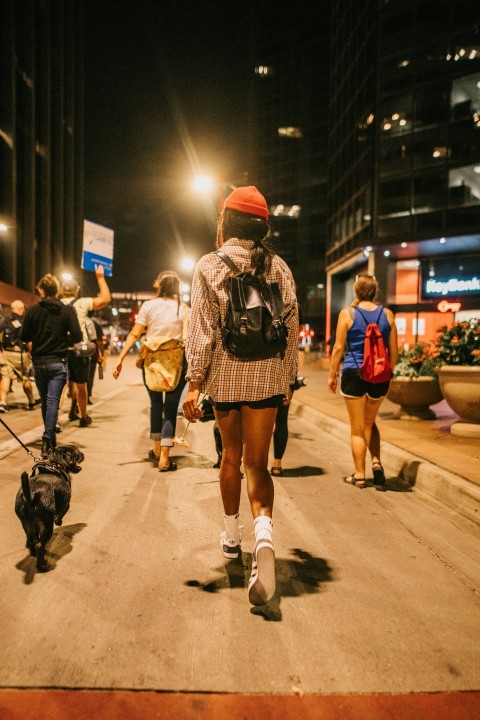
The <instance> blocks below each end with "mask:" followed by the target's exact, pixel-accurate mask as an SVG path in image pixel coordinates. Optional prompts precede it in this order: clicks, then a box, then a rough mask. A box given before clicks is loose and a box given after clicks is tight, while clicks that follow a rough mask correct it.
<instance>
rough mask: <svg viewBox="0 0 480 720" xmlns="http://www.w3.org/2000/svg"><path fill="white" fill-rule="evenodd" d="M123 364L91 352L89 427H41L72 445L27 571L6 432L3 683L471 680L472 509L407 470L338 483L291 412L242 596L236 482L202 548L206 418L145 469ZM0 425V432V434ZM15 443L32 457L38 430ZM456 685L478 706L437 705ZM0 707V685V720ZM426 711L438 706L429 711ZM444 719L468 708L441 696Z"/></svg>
mask: <svg viewBox="0 0 480 720" xmlns="http://www.w3.org/2000/svg"><path fill="white" fill-rule="evenodd" d="M133 361H134V358H133V357H129V358H128V363H126V366H125V368H124V374H123V375H122V377H121V379H120V380H119V381H117V382H115V381H114V380H113V379H112V378H111V367H112V365H113V359H110V361H109V362H110V366H109V369H108V371H107V376H106V378H105V380H103V381H98V380H96V381H95V382H96V385H95V387H94V397H95V404H94V405H93V407H92V410H91V414H92V417H93V424H92V425H91V426H90V427H88V428H79V427H78V423H71V422H70V423H69V422H64V423H63V427H64V430H63V432H62V433H61V434H60V435H59V442H61V443H62V444H64V443H69V442H73V443H76V444H78V446H79V447H80V448H81V449H82V450H83V451H84V453H85V458H86V459H85V462H84V466H83V470H82V472H81V473H80V474H78V475H75V476H73V480H72V487H73V491H72V495H73V497H72V504H71V508H70V510H69V512H68V514H67V515H66V517H65V519H64V524H63V526H62V527H58V528H56V529H55V531H54V537H53V540H52V543H51V546H50V552H49V554H48V560H49V562H50V565H51V570H50V571H49V572H47V573H45V574H40V573H38V572H36V569H35V560H34V559H33V558H30V556H29V554H28V551H27V550H26V548H25V536H24V534H23V530H22V527H21V525H20V522H19V520H18V519H17V517H16V516H15V513H14V509H13V506H14V499H15V495H16V492H17V489H18V487H19V483H20V474H21V472H22V471H23V470H29V469H30V468H31V466H32V460H31V458H29V457H28V455H27V454H26V453H25V451H24V450H23V449H22V448H20V447H18V450H17V451H15V452H14V453H11V454H8V455H6V456H5V457H3V459H1V460H0V469H1V474H0V513H1V519H0V539H1V547H2V551H1V553H0V578H1V588H2V589H1V593H0V602H1V617H2V627H1V642H0V687H1V688H2V689H3V690H6V689H22V688H30V689H35V688H38V689H40V688H57V689H89V690H116V691H122V690H125V691H127V690H142V691H147V690H148V691H162V692H172V693H214V694H216V693H225V694H238V695H241V694H248V695H250V694H257V693H258V694H260V695H262V696H271V695H281V696H294V697H296V698H305V699H306V698H307V696H310V695H318V696H336V695H348V696H350V695H368V694H377V693H380V694H387V695H390V694H391V695H409V694H411V693H460V692H461V691H472V690H473V691H475V690H476V691H478V690H479V688H480V652H479V647H480V624H479V607H480V598H479V588H480V553H479V548H480V542H479V541H480V528H479V526H478V525H476V524H474V523H473V522H470V521H469V520H468V519H466V518H464V517H461V516H460V515H457V514H456V513H455V512H454V511H453V510H451V509H447V508H446V507H445V506H443V505H442V504H440V503H438V502H436V501H435V500H433V499H432V498H429V497H428V496H427V495H423V494H422V493H421V492H417V491H416V492H410V491H409V489H410V488H408V487H407V486H401V485H398V487H397V491H396V492H377V491H376V490H375V489H374V488H373V487H372V488H367V489H366V490H358V489H357V488H353V487H351V486H348V485H346V484H345V483H343V482H342V476H343V475H345V474H347V473H348V471H349V470H350V469H351V457H350V450H349V446H348V445H347V444H346V442H341V441H340V440H339V439H337V438H334V437H332V436H331V435H330V434H328V433H326V432H324V431H322V430H319V429H318V428H317V427H315V426H314V425H313V424H311V423H310V422H307V421H306V420H304V419H301V418H300V417H298V416H296V415H295V416H293V417H292V418H291V422H290V440H289V444H288V447H287V452H286V455H285V458H284V463H283V464H284V468H285V475H284V476H283V477H281V478H276V479H275V489H276V495H275V512H274V539H275V544H276V558H277V559H276V568H277V582H278V588H277V594H276V596H275V598H274V600H273V601H272V602H271V603H269V604H268V605H266V606H264V607H260V608H253V607H251V606H250V605H249V603H248V597H247V590H246V587H247V584H248V578H249V573H250V566H251V552H252V549H253V535H252V523H251V518H250V513H249V508H248V506H247V502H246V494H245V491H244V494H243V498H242V507H241V519H242V524H243V542H242V550H243V557H242V561H241V562H239V561H235V562H230V563H228V562H227V561H225V560H224V559H223V556H222V554H221V552H220V547H219V533H220V530H221V529H222V521H221V518H222V515H221V512H222V511H221V503H220V494H219V486H218V470H216V469H214V468H213V467H212V465H213V462H214V461H215V458H216V455H215V449H214V443H213V433H212V423H211V422H209V423H197V424H196V425H195V426H192V427H190V428H189V430H188V433H187V436H186V437H187V440H188V441H189V442H190V447H189V448H188V449H185V448H181V447H180V448H175V449H174V451H173V455H175V456H176V460H177V462H178V471H177V472H172V473H159V472H158V470H157V469H156V468H154V467H152V464H151V462H149V461H148V460H147V453H148V450H149V448H150V447H151V445H150V441H149V439H148V405H147V395H146V392H145V390H144V388H143V386H142V384H141V377H140V373H139V371H138V370H136V368H135V367H134V362H133ZM302 392H303V393H307V392H308V387H307V388H305V389H303V390H302ZM66 405H67V403H66V404H65V406H64V408H63V410H64V411H65V410H66V409H67V408H66ZM34 412H35V417H36V419H37V423H36V426H37V428H38V427H39V426H40V411H39V410H36V411H34ZM20 415H22V413H21V411H18V410H16V411H13V412H10V413H8V414H7V415H5V416H2V417H3V419H4V420H5V422H7V423H8V424H9V425H10V426H11V427H12V429H14V430H15V429H16V428H17V430H18V427H19V425H16V424H15V419H16V418H18V420H17V422H18V423H19V424H20V423H25V422H26V421H25V417H26V416H27V413H23V417H20ZM31 415H32V413H29V414H28V416H29V417H28V419H29V420H30V421H31ZM34 424H35V423H32V425H34ZM183 428H184V420H183V419H182V418H179V421H178V428H177V430H178V431H179V432H182V431H183ZM22 432H24V435H22V438H24V439H25V438H26V437H28V438H33V437H34V436H35V435H36V437H37V438H39V437H40V434H39V432H36V433H35V432H34V431H32V430H29V431H28V433H27V432H26V430H24V429H23V428H22ZM11 441H12V438H11V437H9V436H8V433H7V432H6V430H5V429H4V428H3V427H2V428H0V445H1V444H2V443H3V445H6V444H8V445H12V442H11ZM30 442H31V441H30ZM29 447H30V449H31V450H32V451H33V452H34V453H35V454H36V455H38V454H39V452H40V444H39V443H38V442H36V443H35V444H30V445H29ZM7 695H8V693H7ZM446 697H447V698H448V697H449V696H446ZM462 697H464V698H466V700H465V702H467V703H477V704H476V705H475V707H476V708H477V710H478V707H479V706H478V694H476V693H470V694H468V693H467V694H465V695H454V696H453V698H456V700H452V696H450V702H459V700H458V699H459V698H462ZM435 698H436V699H435ZM392 702H393V700H392ZM436 702H438V696H435V695H432V703H436ZM285 707H287V706H285ZM305 707H306V706H305ZM392 707H393V706H392ZM427 707H428V705H427ZM432 707H433V705H432ZM451 707H452V706H451ZM465 707H466V706H465ZM472 707H473V705H472ZM1 708H2V693H1V692H0V717H1V718H3V717H7V715H3V714H2V712H1ZM199 712H200V711H199ZM285 712H287V711H286V710H285ZM296 712H298V708H297V710H296ZM91 716H92V715H91ZM230 716H232V715H231V714H230ZM286 716H287V715H286V714H285V715H282V714H281V713H280V714H279V713H277V714H276V717H286ZM303 716H304V717H324V716H323V715H320V714H317V715H315V714H312V715H307V714H305V715H303ZM8 717H11V716H10V715H9V716H8ZM19 717H20V716H19ZM82 717H83V716H82ZM102 717H103V715H102ZM179 717H180V716H179ZM184 717H187V715H184ZM188 717H190V715H188ZM192 717H193V715H192ZM198 717H207V715H205V716H204V715H202V714H199V715H198ZM210 717H213V715H210ZM218 717H222V716H221V715H218ZM232 717H233V716H232ZM242 717H243V716H242ZM264 717H270V715H268V714H265V715H264ZM272 717H273V715H272ZM292 717H293V715H292ZM299 717H301V715H300V716H299ZM325 717H327V715H325ZM328 717H330V715H328ZM331 717H334V715H332V716H331ZM336 717H343V716H342V715H336ZM344 717H359V716H357V715H344ZM361 717H363V715H362V716H361ZM370 717H377V716H376V715H372V714H371V713H370ZM378 717H380V715H378ZM381 717H410V715H403V714H397V715H394V714H392V715H381ZM411 717H412V718H413V717H429V715H428V714H425V715H422V714H417V715H415V714H412V715H411ZM432 717H437V718H439V717H441V718H443V717H444V715H442V713H441V710H440V709H437V711H436V714H433V715H432ZM445 717H447V715H445ZM450 717H452V718H453V717H457V718H467V717H473V715H472V716H470V715H467V714H462V705H461V703H460V705H459V710H458V712H457V714H456V715H455V714H451V715H450Z"/></svg>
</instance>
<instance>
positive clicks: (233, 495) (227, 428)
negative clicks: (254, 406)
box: [214, 410, 242, 515]
mask: <svg viewBox="0 0 480 720" xmlns="http://www.w3.org/2000/svg"><path fill="white" fill-rule="evenodd" d="M214 412H215V419H216V421H217V426H218V429H219V431H220V435H221V437H222V447H223V450H222V463H221V465H220V492H221V495H222V502H223V510H224V513H225V515H236V514H237V513H238V510H239V508H240V492H241V487H242V484H241V479H242V476H241V473H240V463H241V461H242V426H241V421H240V411H239V410H215V411H214Z"/></svg>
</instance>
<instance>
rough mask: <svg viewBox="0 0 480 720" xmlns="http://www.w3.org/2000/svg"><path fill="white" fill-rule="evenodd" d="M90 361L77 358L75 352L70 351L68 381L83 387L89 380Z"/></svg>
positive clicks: (85, 358) (84, 358)
mask: <svg viewBox="0 0 480 720" xmlns="http://www.w3.org/2000/svg"><path fill="white" fill-rule="evenodd" d="M89 362H90V359H89V358H87V357H77V356H76V355H75V353H74V352H73V350H69V351H68V381H69V382H74V383H78V384H79V385H83V383H86V382H87V380H88V366H89Z"/></svg>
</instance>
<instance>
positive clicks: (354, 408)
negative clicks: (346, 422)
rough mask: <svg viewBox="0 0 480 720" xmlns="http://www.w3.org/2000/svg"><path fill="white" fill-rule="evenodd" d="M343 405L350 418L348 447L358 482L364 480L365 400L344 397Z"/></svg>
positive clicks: (365, 447)
mask: <svg viewBox="0 0 480 720" xmlns="http://www.w3.org/2000/svg"><path fill="white" fill-rule="evenodd" d="M344 399H345V404H346V406H347V410H348V416H349V418H350V446H351V449H352V456H353V465H354V468H355V477H356V478H357V479H359V480H361V479H364V478H365V455H366V453H367V443H366V440H365V408H366V404H367V398H366V396H365V395H364V396H363V397H360V398H349V397H346V398H344Z"/></svg>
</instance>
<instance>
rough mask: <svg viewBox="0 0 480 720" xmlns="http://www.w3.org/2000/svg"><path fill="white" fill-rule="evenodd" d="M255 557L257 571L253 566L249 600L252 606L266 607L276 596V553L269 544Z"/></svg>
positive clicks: (257, 552) (259, 550)
mask: <svg viewBox="0 0 480 720" xmlns="http://www.w3.org/2000/svg"><path fill="white" fill-rule="evenodd" d="M255 555H256V571H255V570H254V565H253V566H252V576H251V577H250V583H249V587H248V599H249V600H250V602H251V604H252V605H264V604H265V603H267V602H268V601H269V600H271V599H272V597H273V596H274V595H275V585H276V583H275V552H274V550H273V547H272V546H271V545H270V544H268V545H263V546H261V547H260V548H259V549H258V550H257V551H256V553H255Z"/></svg>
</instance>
